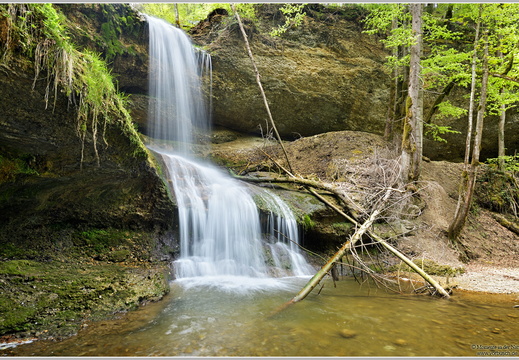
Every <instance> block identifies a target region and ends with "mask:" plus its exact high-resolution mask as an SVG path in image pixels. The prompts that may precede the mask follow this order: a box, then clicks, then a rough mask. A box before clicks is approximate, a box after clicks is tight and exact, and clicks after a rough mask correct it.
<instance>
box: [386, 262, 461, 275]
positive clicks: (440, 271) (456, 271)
mask: <svg viewBox="0 0 519 360" xmlns="http://www.w3.org/2000/svg"><path fill="white" fill-rule="evenodd" d="M413 263H415V264H416V265H417V266H418V267H420V268H421V269H422V270H423V271H425V272H426V273H427V274H429V275H439V276H456V275H461V274H463V273H465V269H464V268H462V267H460V268H456V267H452V266H450V265H441V264H438V263H437V262H435V261H433V260H429V259H415V260H413ZM389 270H390V271H414V270H413V269H411V268H410V267H409V266H408V265H407V264H405V263H403V262H400V263H399V264H397V265H393V266H392V267H390V268H389Z"/></svg>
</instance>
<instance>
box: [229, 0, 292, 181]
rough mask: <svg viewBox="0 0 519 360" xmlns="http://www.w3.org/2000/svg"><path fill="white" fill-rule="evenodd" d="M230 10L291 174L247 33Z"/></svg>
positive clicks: (290, 166) (234, 10)
mask: <svg viewBox="0 0 519 360" xmlns="http://www.w3.org/2000/svg"><path fill="white" fill-rule="evenodd" d="M231 9H232V11H233V12H234V15H236V20H238V25H239V26H240V30H241V33H242V35H243V40H244V41H245V46H246V47H247V52H248V54H249V58H250V60H251V62H252V67H253V68H254V73H255V75H256V82H257V83H258V87H259V89H260V92H261V96H262V98H263V103H264V104H265V109H266V110H267V114H268V117H269V120H270V124H271V125H272V129H273V130H274V134H276V138H277V140H278V142H279V144H280V145H281V149H282V150H283V154H284V155H285V160H286V162H287V166H288V168H289V170H290V172H292V173H293V170H292V165H291V164H290V160H289V159H288V154H287V151H286V150H285V146H284V145H283V141H282V140H281V136H279V132H278V129H277V127H276V123H275V122H274V119H273V118H272V113H271V112H270V107H269V103H268V101H267V96H266V95H265V91H264V90H263V85H262V84H261V76H260V73H259V71H258V67H257V66H256V61H254V56H253V55H252V50H251V48H250V45H249V40H248V38H247V33H246V32H245V29H244V27H243V23H242V21H241V17H240V14H239V13H238V10H237V9H236V5H235V4H231Z"/></svg>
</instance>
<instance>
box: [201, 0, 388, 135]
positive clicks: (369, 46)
mask: <svg viewBox="0 0 519 360" xmlns="http://www.w3.org/2000/svg"><path fill="white" fill-rule="evenodd" d="M278 7H279V5H274V4H263V5H261V6H259V7H258V11H259V15H258V17H260V22H259V23H258V24H252V23H246V24H245V25H246V27H247V32H248V36H249V41H250V43H251V49H252V53H253V54H254V58H255V62H256V64H257V67H258V70H259V72H260V74H261V80H262V83H263V88H264V90H265V93H266V96H267V98H268V101H269V105H270V109H271V112H272V114H273V117H274V120H275V121H276V123H277V127H278V130H279V132H280V134H281V136H283V137H285V138H287V139H293V138H297V137H299V136H310V135H314V134H318V133H323V132H328V131H336V130H360V131H369V132H374V133H381V132H383V129H384V122H385V118H386V112H387V104H388V99H389V86H390V78H389V76H388V75H387V74H386V73H385V72H384V66H383V63H384V57H385V55H386V53H385V51H384V50H383V47H382V44H381V43H379V42H377V41H376V39H375V38H373V37H370V36H368V35H365V34H362V32H361V29H360V28H359V23H358V21H356V20H355V19H357V18H358V17H359V16H362V14H361V13H359V12H356V11H353V13H343V14H339V15H332V14H331V13H330V14H326V13H324V14H323V13H321V14H319V13H318V12H313V11H309V12H307V15H309V16H306V17H305V20H304V23H303V24H302V25H301V26H300V27H298V28H296V29H293V30H289V31H288V32H287V33H286V34H285V35H283V37H282V38H273V37H271V36H269V35H265V34H266V33H267V32H268V31H269V29H271V28H273V27H274V26H276V25H277V24H278V23H279V21H280V15H279V12H278V10H277V9H278ZM359 11H360V10H359ZM314 16H315V17H314ZM317 16H322V17H324V20H323V19H321V20H319V19H317V18H316V17H317ZM272 19H275V20H272ZM229 21H230V19H229V18H227V17H226V16H225V15H219V16H213V17H210V18H209V19H208V20H207V21H206V22H203V23H201V24H199V26H198V28H195V29H194V30H193V31H192V36H193V38H194V40H195V41H196V42H197V43H199V44H202V45H205V46H207V50H208V51H209V52H210V53H211V56H212V59H213V89H212V91H213V106H214V109H213V110H214V113H213V116H214V122H215V124H217V125H221V126H225V127H227V128H230V129H234V130H238V131H241V132H246V133H256V134H260V133H261V132H263V133H266V132H267V129H269V128H270V126H269V125H267V121H268V115H267V113H266V110H265V106H264V103H263V99H262V97H261V93H260V91H259V88H258V85H257V84H256V81H255V74H254V72H253V68H252V65H251V60H250V58H249V57H248V53H247V50H246V48H245V45H244V41H243V38H242V34H241V32H240V30H239V28H238V24H237V23H230V24H229Z"/></svg>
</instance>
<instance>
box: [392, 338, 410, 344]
mask: <svg viewBox="0 0 519 360" xmlns="http://www.w3.org/2000/svg"><path fill="white" fill-rule="evenodd" d="M393 344H395V345H398V346H406V345H407V340H405V339H396V340H395V341H393Z"/></svg>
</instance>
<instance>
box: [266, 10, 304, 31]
mask: <svg viewBox="0 0 519 360" xmlns="http://www.w3.org/2000/svg"><path fill="white" fill-rule="evenodd" d="M305 5H306V4H304V3H303V4H285V5H284V6H282V7H281V8H280V9H279V10H280V11H281V12H282V13H283V14H284V15H285V23H284V24H283V25H280V26H278V27H277V28H275V29H274V30H272V31H271V32H270V35H271V36H280V35H281V34H284V33H285V32H286V31H287V30H288V29H290V28H291V27H292V26H294V27H297V26H299V25H301V23H302V22H303V19H304V17H305V15H306V13H305V12H303V8H304V7H305Z"/></svg>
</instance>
